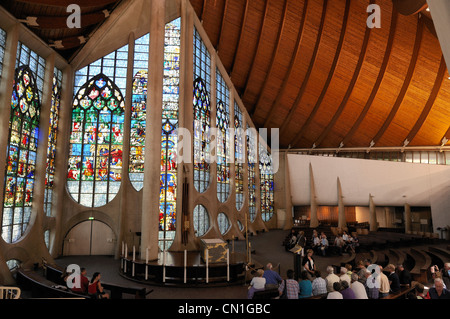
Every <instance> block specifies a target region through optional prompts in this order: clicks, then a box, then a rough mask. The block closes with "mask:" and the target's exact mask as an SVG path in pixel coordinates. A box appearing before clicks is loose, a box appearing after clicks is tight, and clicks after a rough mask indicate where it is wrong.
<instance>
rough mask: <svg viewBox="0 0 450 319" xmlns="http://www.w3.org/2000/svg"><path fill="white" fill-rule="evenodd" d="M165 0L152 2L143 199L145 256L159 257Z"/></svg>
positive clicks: (150, 6)
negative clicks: (147, 250) (147, 249)
mask: <svg viewBox="0 0 450 319" xmlns="http://www.w3.org/2000/svg"><path fill="white" fill-rule="evenodd" d="M164 2H165V1H164V0H151V1H149V6H148V14H149V16H151V17H152V19H151V20H150V53H149V72H148V89H147V92H148V93H147V94H148V95H147V101H148V105H151V107H149V108H147V117H146V120H147V133H146V140H145V161H144V166H145V171H144V187H143V198H142V223H141V227H142V228H141V233H142V237H141V256H145V255H146V248H147V247H148V248H149V252H148V259H149V260H156V259H158V234H159V229H158V225H159V191H160V189H159V188H160V185H159V182H158V181H159V180H160V162H161V160H160V159H161V119H162V94H163V92H162V89H161V88H162V87H163V73H164V70H163V66H164V33H165V3H164Z"/></svg>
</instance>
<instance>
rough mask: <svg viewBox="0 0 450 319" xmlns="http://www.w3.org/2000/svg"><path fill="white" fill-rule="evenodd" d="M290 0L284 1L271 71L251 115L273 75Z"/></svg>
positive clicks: (271, 61) (251, 110)
mask: <svg viewBox="0 0 450 319" xmlns="http://www.w3.org/2000/svg"><path fill="white" fill-rule="evenodd" d="M288 2H289V0H285V1H284V8H283V15H282V17H281V21H282V22H281V24H280V28H279V29H278V34H277V44H276V46H275V49H274V50H273V53H272V57H271V60H270V66H269V71H267V74H266V77H265V79H264V83H263V86H262V88H261V90H260V92H259V94H258V100H257V101H256V103H255V104H253V106H252V107H251V109H250V111H249V113H250V115H253V114H254V112H255V110H257V109H258V106H259V103H260V101H261V97H262V96H263V93H264V91H265V89H266V86H267V82H268V80H269V78H270V77H271V73H272V70H273V65H274V61H275V60H276V57H277V55H278V52H279V49H280V44H281V35H282V34H283V30H284V26H285V23H286V14H287V8H288Z"/></svg>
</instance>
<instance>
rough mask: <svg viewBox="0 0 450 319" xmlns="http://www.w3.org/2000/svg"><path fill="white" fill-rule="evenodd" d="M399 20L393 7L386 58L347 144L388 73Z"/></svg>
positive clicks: (345, 138)
mask: <svg viewBox="0 0 450 319" xmlns="http://www.w3.org/2000/svg"><path fill="white" fill-rule="evenodd" d="M397 20H398V12H397V10H395V9H393V10H392V16H391V26H390V30H389V38H388V41H387V44H386V51H385V52H384V58H383V62H382V63H381V68H380V71H379V73H378V77H377V80H376V82H375V84H374V86H373V89H372V92H371V93H370V96H369V99H368V100H367V102H366V104H365V105H364V108H363V110H362V112H361V113H360V114H359V117H358V119H357V120H356V122H355V124H354V125H353V126H352V128H351V130H350V131H349V132H348V133H347V135H346V136H345V137H344V139H343V140H342V144H343V145H346V144H347V143H348V141H349V140H350V139H351V138H352V137H353V135H354V134H355V132H356V131H357V130H358V128H359V126H360V125H361V122H362V121H363V120H364V119H365V117H366V115H367V112H368V111H369V109H370V107H371V106H372V103H373V100H374V99H375V96H376V95H377V93H378V90H379V88H380V85H381V82H382V81H383V78H384V75H385V73H386V69H387V65H388V62H389V58H390V56H391V51H392V45H393V43H394V38H395V31H396V30H397V22H398V21H397Z"/></svg>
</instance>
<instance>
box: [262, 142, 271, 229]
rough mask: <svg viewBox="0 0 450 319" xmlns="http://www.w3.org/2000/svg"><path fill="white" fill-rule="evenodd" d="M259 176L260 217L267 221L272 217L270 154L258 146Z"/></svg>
mask: <svg viewBox="0 0 450 319" xmlns="http://www.w3.org/2000/svg"><path fill="white" fill-rule="evenodd" d="M259 174H260V183H261V217H262V219H263V221H265V222H267V221H269V220H270V219H271V218H272V216H273V185H274V184H273V168H272V158H271V156H270V153H269V152H268V151H267V149H266V148H264V147H263V146H262V145H261V144H259Z"/></svg>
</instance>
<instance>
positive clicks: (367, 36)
mask: <svg viewBox="0 0 450 319" xmlns="http://www.w3.org/2000/svg"><path fill="white" fill-rule="evenodd" d="M373 2H374V0H371V1H370V3H371V4H372V3H373ZM365 29H366V32H365V33H364V41H363V44H362V47H361V52H360V54H359V58H358V63H357V64H356V69H355V72H354V73H353V77H352V80H351V81H350V84H349V86H348V89H347V92H345V96H344V98H343V99H342V102H341V104H340V105H339V107H338V109H337V111H336V112H335V113H334V115H333V118H332V119H331V121H330V123H329V124H328V126H327V127H326V129H325V130H324V131H322V134H321V135H320V136H319V138H318V139H317V141H316V142H315V144H316V147H318V146H319V145H320V144H322V142H323V140H324V139H325V138H326V137H327V136H328V134H329V133H330V131H331V129H332V128H333V126H334V125H335V124H336V121H337V120H338V118H339V117H340V116H341V114H342V112H343V111H344V108H345V106H346V105H347V102H348V99H349V98H350V95H351V94H352V92H353V89H354V87H355V84H356V81H357V80H358V78H359V74H360V72H361V68H362V65H363V63H364V59H365V57H366V53H367V46H368V44H369V39H370V30H372V28H368V27H366V28H365Z"/></svg>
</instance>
